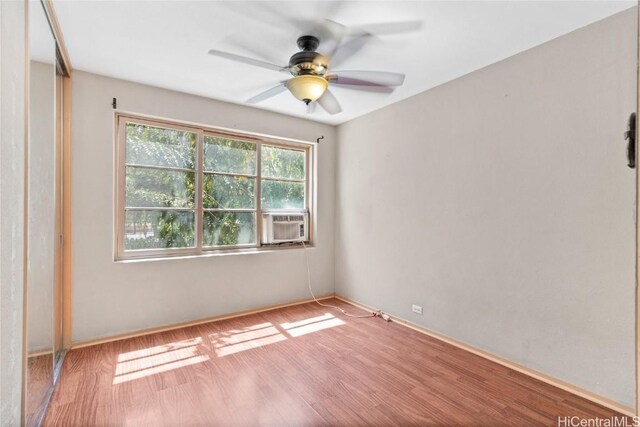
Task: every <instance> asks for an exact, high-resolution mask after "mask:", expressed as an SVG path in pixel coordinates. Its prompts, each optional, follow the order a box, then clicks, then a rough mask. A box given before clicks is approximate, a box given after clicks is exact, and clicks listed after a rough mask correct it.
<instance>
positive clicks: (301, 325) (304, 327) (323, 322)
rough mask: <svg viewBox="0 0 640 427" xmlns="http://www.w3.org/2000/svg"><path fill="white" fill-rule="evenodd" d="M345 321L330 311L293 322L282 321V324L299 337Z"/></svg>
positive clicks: (289, 332)
mask: <svg viewBox="0 0 640 427" xmlns="http://www.w3.org/2000/svg"><path fill="white" fill-rule="evenodd" d="M344 324H345V322H344V321H343V320H341V319H338V318H337V317H335V316H334V315H332V314H330V313H325V314H323V315H322V316H317V317H312V318H309V319H305V320H300V321H298V322H292V323H281V324H280V326H281V327H282V328H283V329H284V330H285V331H286V333H287V334H289V335H291V336H292V337H294V338H295V337H299V336H302V335H306V334H310V333H313V332H317V331H321V330H323V329H329V328H334V327H336V326H340V325H344Z"/></svg>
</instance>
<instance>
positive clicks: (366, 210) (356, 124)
mask: <svg viewBox="0 0 640 427" xmlns="http://www.w3.org/2000/svg"><path fill="white" fill-rule="evenodd" d="M635 14H636V10H635V9H632V10H628V11H626V12H623V13H621V14H618V15H615V16H613V17H611V18H608V19H606V20H604V21H601V22H598V23H595V24H593V25H590V26H588V27H585V28H583V29H580V30H577V31H575V32H573V33H570V34H568V35H566V36H563V37H561V38H558V39H556V40H553V41H551V42H549V43H546V44H544V45H541V46H539V47H536V48H534V49H531V50H529V51H526V52H524V53H522V54H519V55H516V56H514V57H511V58H509V59H507V60H505V61H502V62H500V63H497V64H494V65H491V66H489V67H487V68H485V69H482V70H480V71H477V72H474V73H472V74H469V75H467V76H464V77H462V78H460V79H457V80H455V81H452V82H450V83H447V84H444V85H442V86H440V87H437V88H434V89H432V90H429V91H427V92H424V93H422V94H419V95H417V96H414V97H412V98H410V99H407V100H405V101H402V102H400V103H397V104H394V105H391V106H389V107H386V108H383V109H381V110H378V111H376V112H373V113H371V114H368V115H366V116H363V117H361V118H358V119H356V120H353V121H351V122H348V123H346V124H343V125H341V126H340V127H339V128H338V140H339V144H338V153H337V160H338V167H337V185H336V188H337V204H336V209H337V212H338V215H337V233H336V236H337V238H336V291H337V293H339V294H342V295H345V296H348V297H351V298H353V299H356V300H359V301H361V302H364V303H367V304H370V305H373V306H376V307H380V308H382V309H383V310H386V311H388V312H390V313H393V314H396V315H398V316H400V317H403V318H406V319H408V320H411V321H412V322H415V323H418V324H420V325H423V326H425V327H427V328H429V329H431V330H434V331H437V332H440V333H443V334H445V335H448V336H450V337H453V338H456V339H458V340H462V341H465V342H467V343H469V344H472V345H474V346H477V347H480V348H482V349H485V350H487V351H489V352H492V353H495V354H497V355H500V356H503V357H506V358H508V359H511V360H513V361H516V362H518V363H521V364H524V365H526V366H528V367H530V368H533V369H536V370H539V371H542V372H544V373H546V374H548V375H552V376H555V377H557V378H560V379H562V380H565V381H568V382H570V383H573V384H575V385H578V386H580V387H584V388H586V389H588V390H591V391H593V392H595V393H599V394H601V395H603V396H606V397H608V398H611V399H613V400H616V401H618V402H620V403H622V404H624V405H628V406H634V396H635V391H634V388H635V382H634V370H635V358H634V339H635V333H634V323H635V321H634V277H635V273H634V251H635V246H634V209H635V201H634V194H635V186H634V180H635V172H634V171H633V170H631V169H628V168H627V167H626V164H625V144H624V142H623V132H624V130H625V124H626V120H627V117H628V115H629V114H630V113H631V112H632V111H634V110H635V108H636V107H635V99H636V75H635V69H636V68H635V67H636V65H635V64H636V15H635ZM423 72H425V73H428V72H429V70H428V69H426V70H424V71H423ZM412 304H418V305H421V306H423V307H424V315H422V316H420V315H416V314H414V313H412V311H411V305H412Z"/></svg>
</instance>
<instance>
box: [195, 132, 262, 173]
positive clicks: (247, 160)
mask: <svg viewBox="0 0 640 427" xmlns="http://www.w3.org/2000/svg"><path fill="white" fill-rule="evenodd" d="M204 170H205V171H208V172H223V173H237V174H244V175H255V173H256V144H254V143H251V142H244V141H234V140H231V139H225V138H216V137H213V136H205V137H204Z"/></svg>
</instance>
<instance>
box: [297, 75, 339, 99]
mask: <svg viewBox="0 0 640 427" xmlns="http://www.w3.org/2000/svg"><path fill="white" fill-rule="evenodd" d="M328 85H329V83H328V82H327V80H326V79H325V78H324V77H320V76H314V75H302V76H296V77H292V78H291V79H289V80H287V89H289V92H291V94H292V95H293V96H295V97H296V98H298V99H299V100H300V101H302V102H304V103H305V104H309V103H310V102H314V101H317V100H318V98H320V97H321V96H322V95H323V94H324V92H325V91H326V90H327V87H328Z"/></svg>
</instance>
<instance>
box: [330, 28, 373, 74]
mask: <svg viewBox="0 0 640 427" xmlns="http://www.w3.org/2000/svg"><path fill="white" fill-rule="evenodd" d="M373 39H375V36H374V35H373V34H369V33H362V34H358V35H355V36H353V37H351V38H349V39H348V40H347V41H346V42H344V43H341V42H339V43H337V44H336V47H335V49H334V50H333V52H330V53H328V54H327V56H328V57H329V65H330V66H331V67H336V66H338V65H340V64H341V63H342V62H343V61H344V60H346V59H347V58H350V57H352V56H353V55H355V54H356V53H357V52H358V51H359V50H360V49H362V48H363V47H364V46H365V45H366V44H367V43H368V42H370V41H371V40H373Z"/></svg>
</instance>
